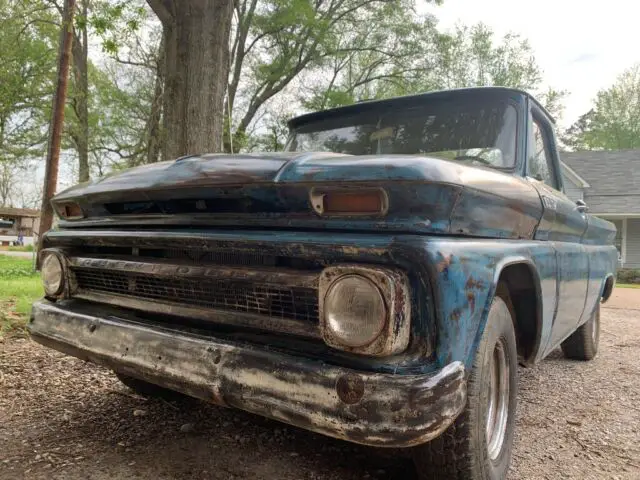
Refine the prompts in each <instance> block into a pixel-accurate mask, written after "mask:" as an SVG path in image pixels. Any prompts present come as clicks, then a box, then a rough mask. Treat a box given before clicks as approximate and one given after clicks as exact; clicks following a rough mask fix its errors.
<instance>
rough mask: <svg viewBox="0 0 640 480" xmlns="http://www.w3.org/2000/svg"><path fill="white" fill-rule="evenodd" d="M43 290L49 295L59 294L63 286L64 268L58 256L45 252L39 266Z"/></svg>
mask: <svg viewBox="0 0 640 480" xmlns="http://www.w3.org/2000/svg"><path fill="white" fill-rule="evenodd" d="M40 272H41V274H42V283H43V285H44V291H45V293H46V294H47V295H49V296H52V297H53V296H56V295H60V293H61V292H62V290H63V288H64V269H63V268H62V263H61V262H60V259H59V258H58V256H57V255H56V254H54V253H49V254H46V256H45V257H44V260H43V262H42V267H41V268H40Z"/></svg>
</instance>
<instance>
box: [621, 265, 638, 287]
mask: <svg viewBox="0 0 640 480" xmlns="http://www.w3.org/2000/svg"><path fill="white" fill-rule="evenodd" d="M617 281H618V282H619V283H640V270H636V269H633V268H624V269H622V270H618V275H617Z"/></svg>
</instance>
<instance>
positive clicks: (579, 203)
mask: <svg viewBox="0 0 640 480" xmlns="http://www.w3.org/2000/svg"><path fill="white" fill-rule="evenodd" d="M576 210H577V211H579V212H580V213H587V212H588V211H589V207H588V206H587V204H586V203H585V202H584V200H576Z"/></svg>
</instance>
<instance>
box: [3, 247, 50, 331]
mask: <svg viewBox="0 0 640 480" xmlns="http://www.w3.org/2000/svg"><path fill="white" fill-rule="evenodd" d="M42 295H43V291H42V282H41V281H40V275H39V273H38V272H36V271H34V269H33V263H32V261H31V259H28V258H17V257H9V256H6V255H0V337H2V336H4V335H9V334H15V333H23V332H24V326H25V325H26V322H27V320H28V319H29V313H30V311H31V303H32V302H33V301H34V300H36V299H38V298H40V297H42Z"/></svg>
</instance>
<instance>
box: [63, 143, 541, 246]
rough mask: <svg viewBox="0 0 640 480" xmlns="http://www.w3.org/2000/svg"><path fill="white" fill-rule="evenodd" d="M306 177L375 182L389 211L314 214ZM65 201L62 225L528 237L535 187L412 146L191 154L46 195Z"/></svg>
mask: <svg viewBox="0 0 640 480" xmlns="http://www.w3.org/2000/svg"><path fill="white" fill-rule="evenodd" d="M314 186H316V187H317V186H332V187H340V186H343V187H346V188H349V189H353V188H359V187H371V186H376V187H381V188H384V189H385V190H386V191H387V194H388V196H389V210H388V213H387V215H386V216H385V217H383V218H380V217H377V218H366V217H365V218H363V217H343V218H322V217H319V216H318V215H317V214H316V213H315V212H314V211H313V209H312V208H311V206H310V203H309V190H310V188H311V187H314ZM70 201H71V202H77V203H79V204H80V206H81V207H82V208H83V211H84V213H85V218H84V219H81V220H75V221H61V223H60V225H61V226H62V227H80V226H88V225H91V226H98V225H112V226H115V225H122V226H126V225H149V226H151V225H154V224H156V225H158V224H161V225H167V224H179V225H199V226H206V225H209V226H217V225H229V226H232V225H234V226H252V227H256V226H262V227H270V228H325V229H326V228H334V229H338V230H380V229H385V230H396V231H417V232H425V233H438V234H457V235H471V236H483V237H498V238H531V237H532V236H533V233H534V231H535V228H536V226H537V224H538V222H539V220H540V218H541V216H542V203H541V200H540V197H539V195H538V193H537V191H536V190H535V188H533V186H531V185H530V184H529V182H526V181H525V180H523V179H521V178H520V177H518V176H515V175H512V174H508V173H503V172H500V171H497V170H492V169H489V168H482V167H475V166H471V165H469V164H464V163H460V162H452V161H448V160H443V159H439V158H433V157H425V156H418V155H374V156H351V155H340V154H335V153H304V154H301V153H273V154H240V155H225V154H211V155H198V156H190V157H184V158H180V159H178V160H174V161H168V162H161V163H155V164H150V165H144V166H141V167H136V168H132V169H129V170H125V171H121V172H115V173H112V174H110V175H108V176H105V177H102V178H100V179H97V180H95V181H91V182H87V183H84V184H79V185H76V186H74V187H72V188H69V189H67V190H65V191H63V192H61V193H60V194H58V195H57V196H56V197H55V198H54V199H53V202H54V204H60V203H65V202H70Z"/></svg>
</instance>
